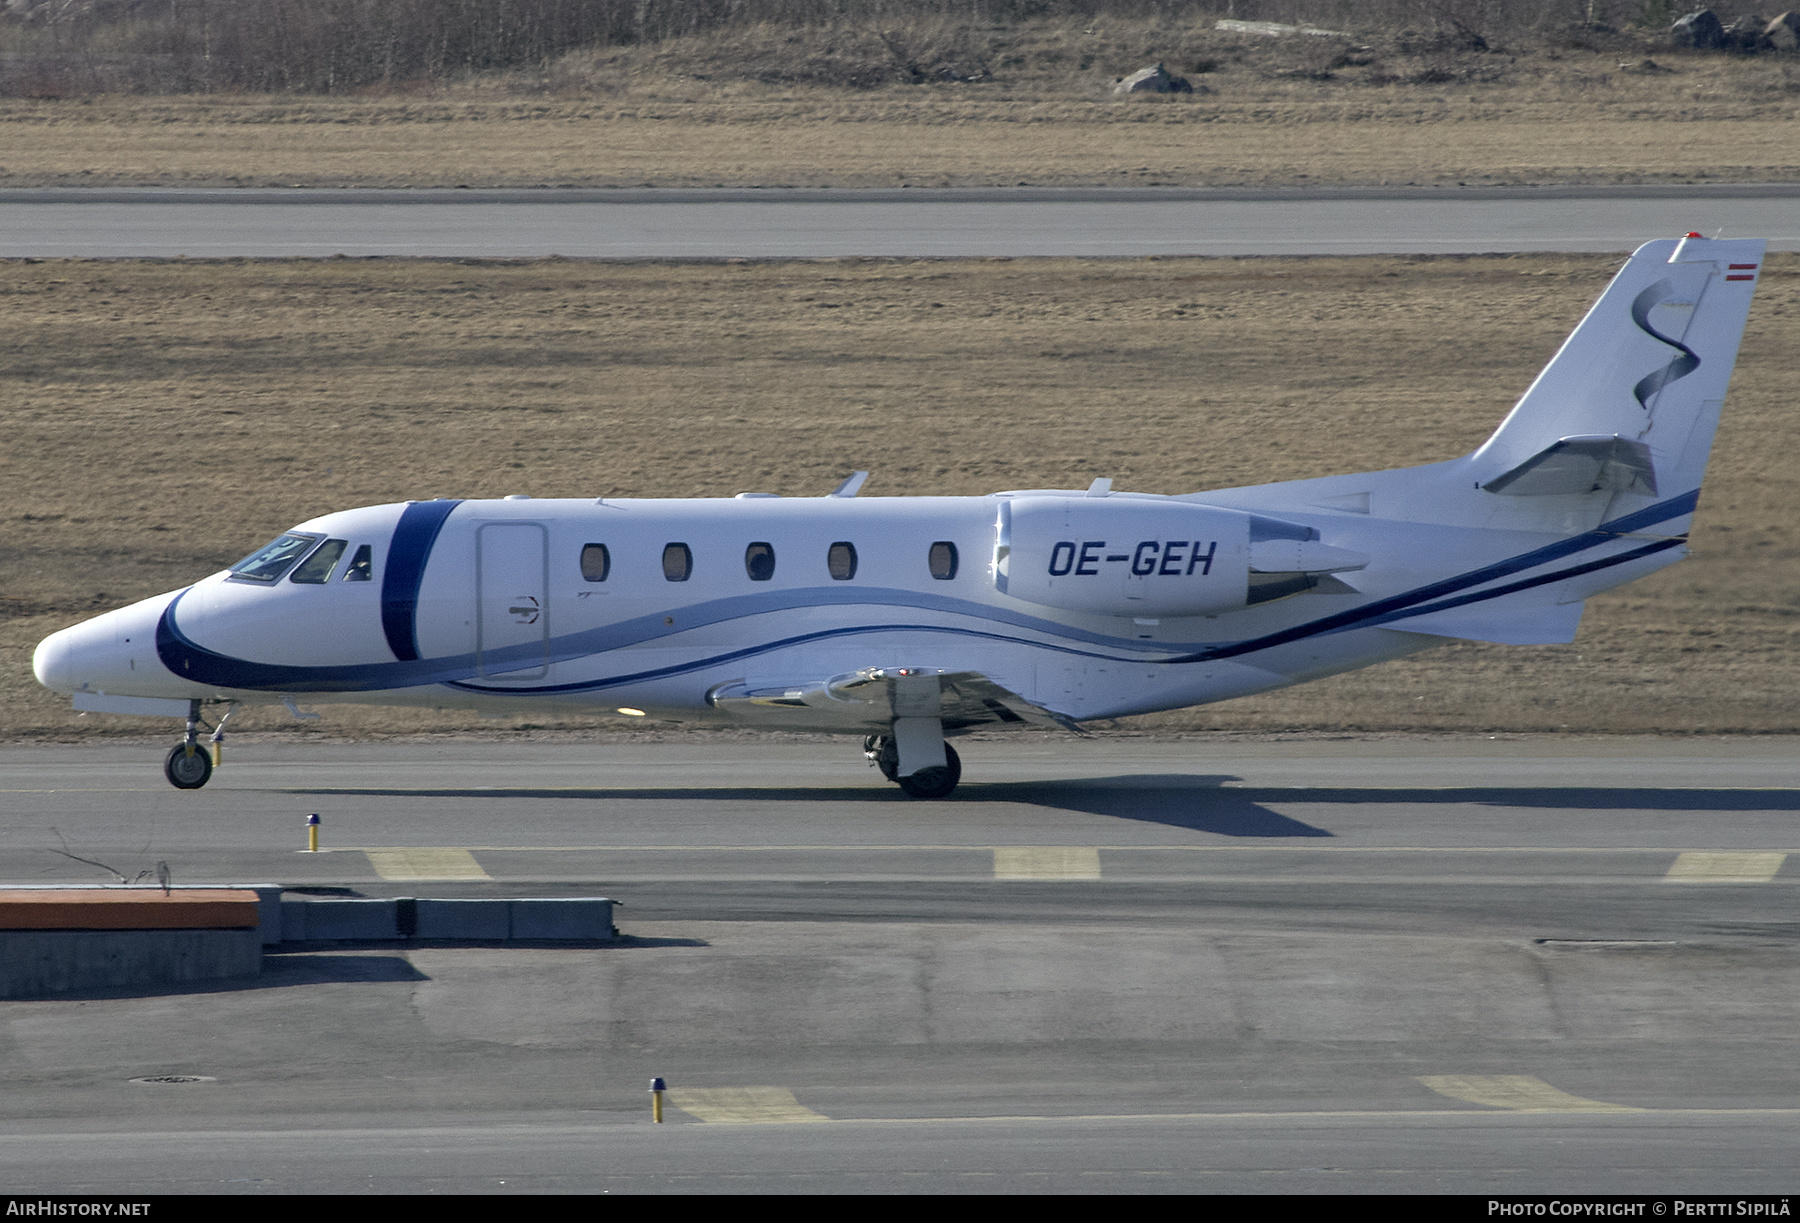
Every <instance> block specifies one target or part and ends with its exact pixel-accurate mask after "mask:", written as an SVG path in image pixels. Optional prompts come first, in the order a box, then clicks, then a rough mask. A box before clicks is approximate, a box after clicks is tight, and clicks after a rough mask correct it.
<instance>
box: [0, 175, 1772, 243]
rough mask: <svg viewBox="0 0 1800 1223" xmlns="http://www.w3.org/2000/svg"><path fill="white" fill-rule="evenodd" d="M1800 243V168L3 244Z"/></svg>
mask: <svg viewBox="0 0 1800 1223" xmlns="http://www.w3.org/2000/svg"><path fill="white" fill-rule="evenodd" d="M1689 230H1695V231H1699V232H1703V233H1706V234H1708V235H1719V234H1723V235H1724V236H1728V237H1766V238H1768V239H1769V240H1770V249H1772V250H1800V184H1752V185H1740V186H1719V187H1590V188H1567V187H1562V188H1508V189H1500V188H1488V189H1443V188H1383V189H1374V188H1364V189H1317V190H1293V191H1258V190H1226V189H1218V190H1205V189H1192V188H1118V189H1099V188H1093V189H1079V188H1077V189H1056V188H1014V189H986V190H960V191H956V190H788V191H775V190H768V191H747V190H719V191H693V190H660V191H659V190H649V189H642V190H616V191H594V190H554V189H546V190H540V191H517V190H507V191H500V190H492V191H482V190H470V191H458V190H421V191H386V190H368V191H348V190H301V189H296V190H276V189H260V190H229V189H222V190H214V191H199V190H164V189H155V188H144V189H138V190H126V189H103V190H101V189H97V190H93V191H75V190H63V189H57V190H49V189H42V190H30V189H13V190H6V191H0V258H23V257H37V258H51V257H63V256H85V257H95V258H100V257H154V258H175V257H180V256H186V257H190V258H220V257H230V256H313V257H326V256H331V255H340V254H341V255H347V256H370V255H389V256H402V255H406V256H433V257H457V258H477V257H513V258H527V257H539V256H546V255H561V256H565V257H569V258H591V259H716V258H753V259H778V258H804V257H843V256H902V257H921V258H923V257H931V258H937V257H953V256H990V257H992V256H1003V257H1026V256H1036V255H1076V256H1143V255H1257V254H1262V255H1270V254H1288V255H1306V254H1337V255H1353V254H1458V253H1484V252H1504V251H1626V250H1630V249H1632V248H1633V247H1635V246H1637V245H1638V244H1639V243H1641V242H1643V241H1645V240H1647V239H1649V238H1652V237H1661V236H1670V235H1677V234H1681V233H1685V232H1687V231H1689Z"/></svg>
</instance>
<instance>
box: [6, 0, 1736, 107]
mask: <svg viewBox="0 0 1800 1223" xmlns="http://www.w3.org/2000/svg"><path fill="white" fill-rule="evenodd" d="M1668 11H1670V10H1668V6H1667V4H1666V3H1665V0H7V3H5V4H4V6H3V7H0V94H6V95H12V96H44V97H48V96H67V95H71V94H88V93H97V92H141V93H176V92H294V93H348V92H357V91H365V90H368V89H371V88H374V89H384V88H385V89H396V90H398V89H402V88H405V87H408V86H409V84H416V83H418V82H437V83H441V82H445V81H451V80H455V79H458V78H463V77H469V76H473V75H476V74H481V73H487V72H494V71H512V72H525V73H528V74H536V75H535V77H534V78H533V79H534V80H536V81H537V82H538V84H539V86H540V87H542V88H552V89H564V88H575V89H582V90H598V89H605V88H607V85H606V83H605V82H604V81H602V80H600V79H599V78H592V77H591V76H588V75H584V73H583V70H581V68H580V64H581V63H582V62H584V61H581V60H569V59H568V57H569V56H571V55H574V54H580V53H589V54H591V53H593V52H597V51H603V50H605V49H607V48H621V47H628V46H631V47H639V48H646V49H648V48H654V47H656V46H659V45H661V44H665V43H667V42H669V41H671V40H694V39H702V40H705V39H715V40H718V42H719V44H720V45H719V46H718V47H717V48H716V49H715V52H714V54H715V58H717V59H718V60H719V61H720V63H721V64H724V63H725V62H726V61H731V62H732V63H733V64H734V66H733V67H732V68H731V72H732V73H733V74H734V75H744V76H753V77H755V78H757V79H762V80H767V81H771V82H793V83H803V82H804V83H812V84H818V85H825V86H834V87H840V88H851V89H865V88H874V87H876V86H880V85H888V84H896V83H915V84H917V83H927V82H934V81H973V80H985V79H990V78H991V77H993V76H994V75H996V74H997V72H998V67H999V65H998V64H997V63H996V59H997V57H1000V56H1002V55H1003V54H1004V50H1003V48H1002V47H1001V45H1000V44H1001V43H1002V42H1004V37H1003V35H1004V34H1005V32H1006V31H1008V30H1016V29H1017V28H1019V27H1021V26H1023V25H1029V24H1036V25H1040V26H1041V25H1043V24H1045V23H1063V24H1070V25H1074V26H1076V27H1077V28H1085V29H1088V30H1090V31H1091V32H1095V33H1096V34H1098V35H1104V34H1106V33H1107V32H1108V28H1109V27H1118V28H1119V29H1120V30H1121V31H1123V30H1124V29H1126V28H1127V27H1129V28H1131V29H1135V30H1136V31H1137V32H1138V33H1140V34H1142V35H1144V37H1142V38H1140V39H1139V40H1138V41H1139V42H1141V43H1142V44H1144V45H1143V46H1141V47H1139V48H1137V49H1136V50H1134V51H1133V52H1132V54H1133V55H1134V56H1135V55H1137V54H1142V55H1147V56H1149V57H1150V58H1152V59H1171V58H1172V57H1173V62H1179V60H1180V57H1181V55H1182V54H1186V53H1187V51H1186V50H1183V47H1184V46H1185V45H1186V43H1187V42H1188V40H1189V36H1191V35H1192V34H1193V33H1194V32H1196V31H1210V30H1211V29H1212V26H1213V23H1214V21H1215V20H1216V19H1217V18H1219V17H1223V16H1227V15H1229V16H1232V17H1237V18H1244V19H1250V20H1267V21H1279V22H1286V23H1300V24H1307V25H1314V26H1319V27H1323V28H1327V29H1334V30H1344V31H1348V32H1351V33H1353V34H1355V35H1356V36H1357V37H1358V38H1359V39H1361V40H1363V41H1373V40H1375V39H1381V38H1387V39H1391V38H1394V37H1397V36H1399V34H1400V32H1402V31H1409V32H1411V33H1410V36H1411V37H1412V38H1413V39H1414V40H1415V41H1417V42H1419V43H1420V44H1421V45H1419V46H1406V47H1400V48H1397V50H1396V53H1397V54H1400V55H1403V56H1408V57H1413V58H1420V59H1432V58H1434V57H1435V58H1437V59H1442V58H1443V57H1445V56H1450V57H1455V56H1461V55H1468V54H1479V53H1482V52H1484V51H1486V50H1487V49H1488V48H1489V47H1491V46H1494V45H1496V44H1497V42H1498V41H1500V40H1505V39H1518V38H1526V37H1533V38H1541V37H1549V36H1556V35H1566V34H1567V32H1568V31H1584V32H1586V31H1594V30H1604V29H1607V28H1617V27H1620V26H1623V25H1628V24H1634V23H1649V24H1650V25H1652V26H1655V25H1656V24H1657V23H1659V22H1662V21H1663V19H1664V17H1665V16H1666V13H1667V12H1668ZM1718 11H1719V13H1720V16H1721V17H1722V18H1725V19H1727V20H1730V19H1731V18H1733V17H1736V16H1741V15H1742V14H1741V13H1739V12H1737V11H1736V10H1735V9H1732V8H1728V7H1724V6H1719V7H1718ZM1746 11H1747V10H1746ZM1609 22H1610V23H1611V26H1610V27H1608V26H1607V23H1609ZM1663 28H1666V25H1665V26H1664V27H1663ZM1151 34H1154V35H1156V38H1155V39H1154V40H1153V39H1151V38H1150V37H1149V35H1151ZM1581 36H1582V37H1586V36H1587V34H1585V33H1584V34H1582V35H1581ZM1290 41H1296V42H1297V41H1299V40H1290ZM1425 44H1429V45H1425ZM733 46H735V48H736V50H735V52H731V53H729V54H728V53H727V52H728V51H730V48H731V47H733ZM1190 50H1191V48H1190ZM1071 51H1072V54H1071V58H1072V59H1074V60H1075V61H1076V62H1075V64H1074V65H1073V66H1075V67H1076V68H1077V69H1078V70H1086V69H1087V68H1088V67H1089V66H1090V63H1091V59H1090V57H1089V56H1087V55H1085V54H1081V53H1078V52H1073V49H1071ZM1333 54H1335V53H1333ZM1324 56H1326V53H1325V52H1322V51H1319V50H1317V49H1316V48H1314V49H1304V50H1303V49H1298V48H1297V49H1295V50H1294V51H1293V52H1292V54H1291V56H1290V58H1292V59H1294V61H1295V62H1294V63H1293V64H1292V65H1291V71H1292V73H1293V74H1298V75H1301V76H1308V75H1310V76H1313V77H1318V76H1320V75H1329V74H1330V73H1331V72H1332V71H1333V68H1332V66H1331V65H1330V64H1329V63H1325V64H1320V63H1315V62H1313V61H1315V60H1318V59H1320V58H1321V57H1324ZM752 60H754V61H755V62H754V63H752V62H751V61H752ZM564 61H567V62H566V64H565V67H563V68H562V69H554V67H553V66H554V65H556V64H558V63H559V62H564ZM585 62H587V63H588V64H589V67H590V68H591V67H592V64H593V63H595V62H597V61H593V60H591V59H590V60H588V61H585ZM1096 66H1097V65H1096ZM1130 66H1141V65H1128V64H1123V63H1122V64H1117V65H1112V68H1113V69H1114V70H1121V71H1123V70H1129V67H1130ZM558 71H560V72H561V73H562V76H561V77H558V76H557V72H558ZM1426 71H1441V72H1444V73H1447V74H1449V75H1450V76H1452V77H1455V76H1458V75H1459V74H1462V73H1463V69H1462V68H1461V67H1456V66H1449V67H1440V68H1435V69H1428V70H1426ZM571 74H572V75H571Z"/></svg>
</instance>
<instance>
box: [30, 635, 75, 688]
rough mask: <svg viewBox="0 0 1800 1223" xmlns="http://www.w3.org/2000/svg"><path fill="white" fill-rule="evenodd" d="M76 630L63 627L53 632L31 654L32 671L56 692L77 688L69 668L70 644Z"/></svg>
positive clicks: (39, 679)
mask: <svg viewBox="0 0 1800 1223" xmlns="http://www.w3.org/2000/svg"><path fill="white" fill-rule="evenodd" d="M74 631H75V630H74V629H63V630H62V631H61V632H60V633H51V634H50V635H49V636H48V637H46V638H44V639H43V640H42V641H40V642H38V646H37V649H36V650H34V651H33V652H32V655H31V673H32V674H33V675H35V676H37V682H38V683H40V684H42V685H43V686H44V687H46V688H49V689H50V690H52V691H54V692H73V691H74V690H75V682H74V681H73V680H72V679H71V678H70V675H71V671H70V669H69V644H70V637H71V635H72V634H73V633H74Z"/></svg>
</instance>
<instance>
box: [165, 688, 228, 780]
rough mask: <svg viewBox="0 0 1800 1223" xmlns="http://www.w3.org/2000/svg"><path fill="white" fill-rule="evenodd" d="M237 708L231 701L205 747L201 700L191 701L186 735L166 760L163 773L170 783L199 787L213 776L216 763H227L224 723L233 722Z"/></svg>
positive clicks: (204, 726) (170, 751)
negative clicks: (201, 733) (203, 743)
mask: <svg viewBox="0 0 1800 1223" xmlns="http://www.w3.org/2000/svg"><path fill="white" fill-rule="evenodd" d="M237 709H238V707H237V702H236V701H233V702H231V707H230V708H229V709H227V710H226V711H225V716H224V717H222V718H220V719H219V723H218V725H217V726H215V727H213V731H212V736H211V738H210V739H209V740H208V741H207V744H206V746H204V747H202V746H201V744H200V732H201V731H202V730H204V729H205V728H206V723H205V722H203V721H201V720H200V702H199V701H189V702H188V716H187V734H185V735H184V736H182V739H181V742H180V743H177V744H176V745H175V746H174V747H172V748H170V749H169V754H168V756H166V757H165V758H164V759H163V776H164V777H167V778H168V779H169V784H170V785H172V786H174V787H175V788H176V789H177V790H198V789H199V788H200V787H201V786H203V785H205V784H206V783H207V782H208V781H210V780H211V779H212V772H213V766H214V765H218V764H223V763H224V762H225V723H227V722H229V721H231V715H232V714H234V713H236V712H237Z"/></svg>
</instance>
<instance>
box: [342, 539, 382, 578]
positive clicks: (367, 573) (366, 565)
mask: <svg viewBox="0 0 1800 1223" xmlns="http://www.w3.org/2000/svg"><path fill="white" fill-rule="evenodd" d="M374 578H375V565H374V562H373V561H372V560H371V559H370V557H369V545H368V544H364V545H363V546H362V547H360V548H358V549H357V550H356V555H355V556H353V557H351V558H350V563H349V564H348V565H345V566H344V577H343V580H344V581H346V582H369V581H373V580H374Z"/></svg>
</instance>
